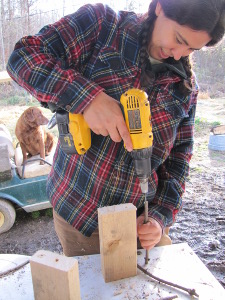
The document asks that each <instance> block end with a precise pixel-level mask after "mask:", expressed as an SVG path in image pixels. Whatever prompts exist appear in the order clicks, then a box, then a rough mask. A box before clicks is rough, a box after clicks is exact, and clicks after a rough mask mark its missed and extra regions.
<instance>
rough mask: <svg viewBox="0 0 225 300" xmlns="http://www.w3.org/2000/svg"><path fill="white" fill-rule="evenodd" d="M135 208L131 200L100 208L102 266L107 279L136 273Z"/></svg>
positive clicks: (108, 280) (111, 279)
mask: <svg viewBox="0 0 225 300" xmlns="http://www.w3.org/2000/svg"><path fill="white" fill-rule="evenodd" d="M136 210H137V209H136V207H135V206H134V205H133V204H131V203H127V204H120V205H114V206H107V207H101V208H99V209H98V222H99V239H100V254H101V267H102V274H103V277H104V280H105V282H111V281H114V280H119V279H122V278H128V277H132V276H135V275H136V274H137V229H136Z"/></svg>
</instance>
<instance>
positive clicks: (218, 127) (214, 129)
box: [211, 125, 225, 134]
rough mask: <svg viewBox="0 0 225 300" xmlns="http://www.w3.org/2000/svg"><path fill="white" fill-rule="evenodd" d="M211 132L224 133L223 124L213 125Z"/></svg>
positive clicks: (224, 126)
mask: <svg viewBox="0 0 225 300" xmlns="http://www.w3.org/2000/svg"><path fill="white" fill-rule="evenodd" d="M211 132H213V134H225V125H220V126H216V127H213V128H212V130H211Z"/></svg>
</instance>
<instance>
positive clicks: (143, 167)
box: [131, 147, 152, 194]
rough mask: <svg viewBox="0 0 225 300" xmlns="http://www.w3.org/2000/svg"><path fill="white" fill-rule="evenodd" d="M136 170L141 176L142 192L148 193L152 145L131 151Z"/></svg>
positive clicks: (139, 176)
mask: <svg viewBox="0 0 225 300" xmlns="http://www.w3.org/2000/svg"><path fill="white" fill-rule="evenodd" d="M131 156H132V158H133V162H134V170H135V173H136V175H137V176H138V178H139V181H140V186H141V191H142V193H144V194H146V193H148V178H149V176H150V174H151V156H152V147H148V148H144V149H137V150H133V151H132V152H131Z"/></svg>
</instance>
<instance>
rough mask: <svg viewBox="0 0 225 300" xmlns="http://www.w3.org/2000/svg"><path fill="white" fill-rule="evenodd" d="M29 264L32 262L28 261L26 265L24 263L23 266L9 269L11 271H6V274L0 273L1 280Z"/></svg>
mask: <svg viewBox="0 0 225 300" xmlns="http://www.w3.org/2000/svg"><path fill="white" fill-rule="evenodd" d="M29 262H30V260H26V261H25V262H24V263H22V264H20V265H18V266H16V267H15V268H11V269H9V270H7V271H5V272H1V273H0V278H2V277H5V276H7V275H9V274H10V273H12V272H15V271H17V270H19V269H20V268H22V267H24V266H25V265H27V264H28V263H29Z"/></svg>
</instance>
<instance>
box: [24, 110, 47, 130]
mask: <svg viewBox="0 0 225 300" xmlns="http://www.w3.org/2000/svg"><path fill="white" fill-rule="evenodd" d="M24 121H25V122H26V123H28V124H29V125H30V126H31V127H37V126H40V125H46V124H48V119H47V118H46V117H45V116H44V115H43V114H42V111H41V110H40V108H38V107H29V108H28V109H27V110H25V112H24Z"/></svg>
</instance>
